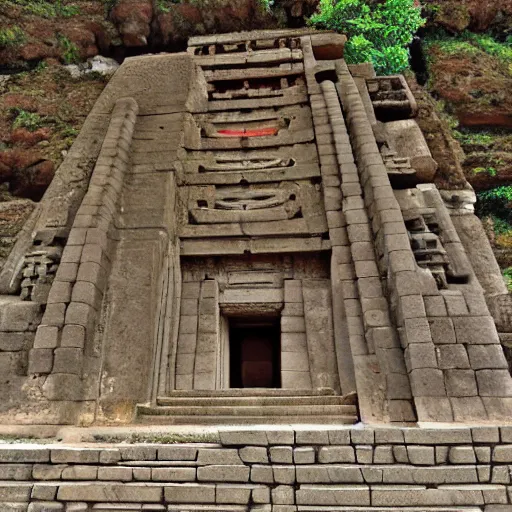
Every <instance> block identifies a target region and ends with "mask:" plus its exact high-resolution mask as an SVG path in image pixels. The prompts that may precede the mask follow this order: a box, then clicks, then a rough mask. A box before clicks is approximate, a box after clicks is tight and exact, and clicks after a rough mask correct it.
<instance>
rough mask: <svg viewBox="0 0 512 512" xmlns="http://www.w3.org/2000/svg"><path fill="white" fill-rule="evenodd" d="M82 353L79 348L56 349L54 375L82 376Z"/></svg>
mask: <svg viewBox="0 0 512 512" xmlns="http://www.w3.org/2000/svg"><path fill="white" fill-rule="evenodd" d="M82 364H83V351H82V349H80V348H58V349H56V350H55V353H54V363H53V372H54V373H74V374H77V375H81V374H82Z"/></svg>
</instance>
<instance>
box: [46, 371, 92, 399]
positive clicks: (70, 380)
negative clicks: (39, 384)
mask: <svg viewBox="0 0 512 512" xmlns="http://www.w3.org/2000/svg"><path fill="white" fill-rule="evenodd" d="M43 392H44V395H45V397H46V398H48V399H49V400H70V401H78V400H82V398H83V394H82V393H83V387H82V380H81V378H80V376H78V375H76V374H71V373H52V374H50V375H48V377H47V378H46V381H45V383H44V384H43Z"/></svg>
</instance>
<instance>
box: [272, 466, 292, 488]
mask: <svg viewBox="0 0 512 512" xmlns="http://www.w3.org/2000/svg"><path fill="white" fill-rule="evenodd" d="M272 473H273V474H274V481H275V483H276V484H287V485H291V484H294V483H295V466H272Z"/></svg>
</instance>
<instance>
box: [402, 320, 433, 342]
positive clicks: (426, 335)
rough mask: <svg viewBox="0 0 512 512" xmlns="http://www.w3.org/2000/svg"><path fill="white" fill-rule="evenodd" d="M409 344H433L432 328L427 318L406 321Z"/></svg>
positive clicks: (406, 334) (405, 329)
mask: <svg viewBox="0 0 512 512" xmlns="http://www.w3.org/2000/svg"><path fill="white" fill-rule="evenodd" d="M404 331H405V336H406V339H407V343H431V342H432V337H431V335H430V327H429V323H428V322H427V320H426V318H407V319H405V320H404Z"/></svg>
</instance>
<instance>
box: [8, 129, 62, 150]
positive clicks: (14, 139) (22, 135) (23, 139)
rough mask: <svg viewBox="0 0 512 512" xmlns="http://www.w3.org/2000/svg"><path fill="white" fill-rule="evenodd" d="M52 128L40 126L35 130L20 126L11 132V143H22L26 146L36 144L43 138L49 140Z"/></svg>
mask: <svg viewBox="0 0 512 512" xmlns="http://www.w3.org/2000/svg"><path fill="white" fill-rule="evenodd" d="M51 133H52V132H51V130H50V128H39V130H36V131H34V132H30V131H28V130H27V129H26V128H18V129H17V130H14V131H13V132H12V133H11V137H10V140H11V143H13V144H20V145H23V146H25V147H30V146H34V145H35V144H37V143H38V142H41V141H42V140H48V139H49V138H50V135H51Z"/></svg>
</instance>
